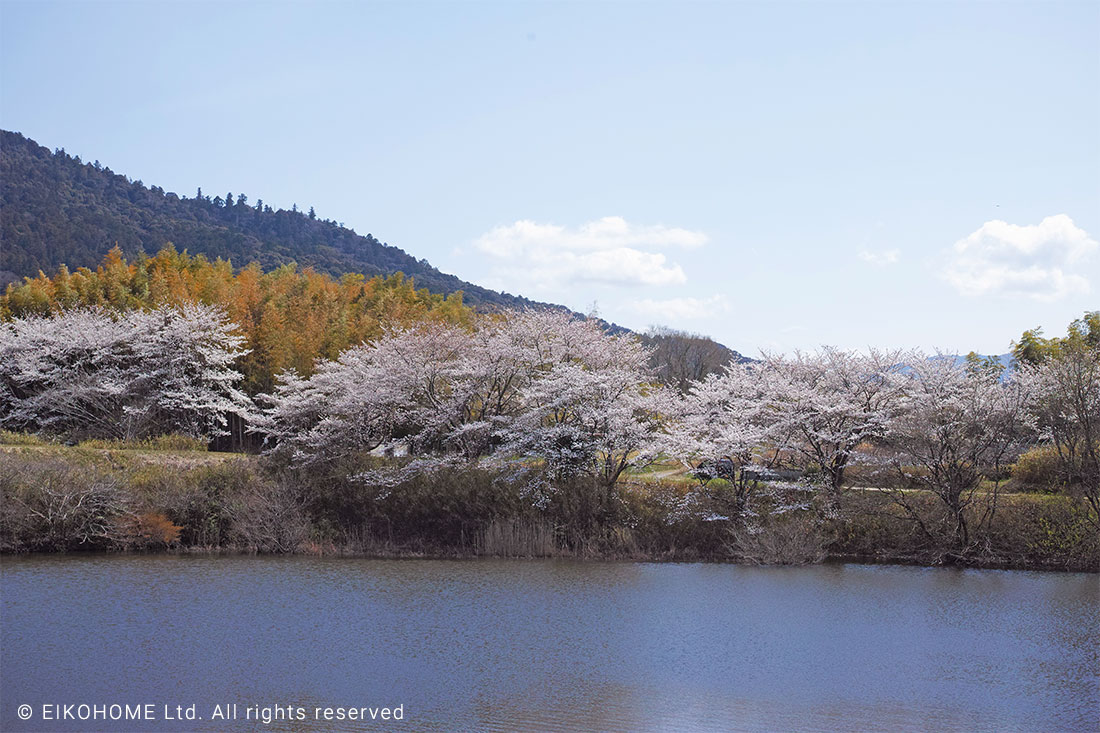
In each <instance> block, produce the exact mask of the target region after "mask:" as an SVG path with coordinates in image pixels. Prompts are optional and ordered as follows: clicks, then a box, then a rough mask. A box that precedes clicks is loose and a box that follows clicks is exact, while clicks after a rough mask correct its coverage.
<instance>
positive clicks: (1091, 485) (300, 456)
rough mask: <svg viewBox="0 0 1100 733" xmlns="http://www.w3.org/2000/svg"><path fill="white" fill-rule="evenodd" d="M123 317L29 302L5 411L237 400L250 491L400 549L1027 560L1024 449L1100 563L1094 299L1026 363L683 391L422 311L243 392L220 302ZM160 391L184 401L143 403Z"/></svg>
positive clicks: (590, 349)
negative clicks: (1012, 527)
mask: <svg viewBox="0 0 1100 733" xmlns="http://www.w3.org/2000/svg"><path fill="white" fill-rule="evenodd" d="M443 305H445V304H443ZM440 308H441V309H442V305H441V306H440ZM433 312H434V311H432V310H428V315H429V316H430V315H431V314H432V313H433ZM128 313H130V311H124V310H123V311H117V312H113V313H112V312H110V311H105V310H100V311H93V312H88V311H82V310H79V309H76V310H62V312H60V313H59V314H56V315H52V316H38V317H31V318H18V317H17V318H14V319H13V320H11V321H10V322H9V323H8V324H7V325H6V326H5V330H4V331H3V339H2V341H0V364H3V365H4V366H3V367H0V389H2V395H3V399H4V402H3V404H2V405H0V424H3V425H5V426H7V427H11V428H15V429H18V430H22V431H28V432H39V433H42V434H45V435H69V436H71V435H74V434H79V435H80V436H81V437H85V436H86V437H97V431H98V430H103V429H104V428H103V426H110V425H116V424H127V423H125V419H126V416H128V415H131V414H132V415H142V414H145V412H143V410H145V411H146V412H147V413H148V414H152V415H155V416H157V419H156V420H153V421H139V422H137V423H136V424H137V425H141V426H149V427H143V428H142V429H141V431H138V432H135V433H134V434H133V435H134V436H136V437H141V436H142V435H151V434H153V433H155V432H157V431H176V432H186V433H190V434H192V435H209V434H211V433H216V432H219V431H221V430H224V428H221V427H220V426H219V425H217V424H211V423H210V422H206V423H201V421H196V420H194V419H193V418H195V417H197V416H201V415H203V414H209V413H215V412H219V411H226V410H230V411H235V412H236V413H237V414H239V415H240V416H241V419H242V420H243V421H244V423H246V424H247V427H248V430H249V431H250V432H251V433H253V434H255V435H257V436H262V438H263V441H264V447H265V456H264V459H263V463H262V465H263V466H264V467H265V468H264V471H266V472H268V473H269V474H270V476H272V477H277V478H272V479H271V480H272V481H274V483H270V484H267V483H265V484H264V485H270V486H271V487H278V490H276V489H275V488H272V489H271V493H270V495H269V496H267V497H266V498H264V494H263V492H260V494H257V495H256V496H252V498H251V499H249V502H250V504H249V505H250V506H255V507H256V509H255V511H257V512H261V511H262V512H266V514H265V515H264V516H273V517H278V516H283V517H286V518H288V519H287V521H288V522H289V521H290V519H289V518H291V517H294V518H295V519H294V522H295V523H296V526H300V527H305V528H306V529H304V530H303V532H305V536H308V537H311V538H313V539H314V540H317V539H319V538H324V539H325V541H326V542H331V543H334V544H338V545H355V544H356V543H359V544H361V543H362V542H364V541H367V540H369V539H370V538H375V539H377V533H378V532H381V531H384V532H385V533H386V536H387V537H389V539H390V540H391V541H397V542H400V543H410V542H411V543H414V544H415V543H420V544H424V543H427V544H432V543H438V544H441V545H443V546H458V547H467V546H469V545H470V543H471V542H472V541H474V542H476V543H480V545H481V546H484V545H486V544H487V543H491V542H490V538H493V537H495V538H496V540H493V541H496V542H500V541H502V540H501V538H502V537H512V538H513V539H515V537H516V536H522V537H525V538H526V539H525V540H523V543H527V542H536V541H537V543H540V544H541V545H544V546H545V545H547V543H549V546H552V547H555V548H564V549H566V550H568V551H571V552H578V551H585V552H587V551H589V550H594V551H600V550H601V548H602V549H605V550H606V549H609V548H610V549H613V548H618V547H623V546H629V545H630V543H631V542H635V543H639V542H642V540H641V539H640V538H641V537H645V538H647V539H646V540H645V542H644V543H642V544H643V545H645V546H647V547H651V546H654V545H655V546H661V545H663V543H665V542H670V543H671V544H673V545H675V544H676V542H677V541H678V540H677V539H676V538H677V537H678V538H679V540H680V541H684V540H686V541H688V542H689V543H695V544H696V545H697V546H698V547H706V548H707V550H706V552H707V553H708V554H720V553H721V552H722V548H723V547H725V548H728V549H729V550H731V551H732V552H733V553H734V555H735V556H738V557H741V558H743V559H762V560H768V561H806V560H813V559H817V558H820V557H821V556H823V555H824V554H826V553H827V552H841V551H853V552H856V553H857V554H861V555H867V554H871V555H874V554H875V548H879V549H882V548H885V547H889V548H891V549H890V552H889V553H888V554H889V556H890V557H892V558H894V559H897V558H898V557H910V558H912V559H917V560H920V561H923V562H932V563H940V562H964V563H983V562H984V563H992V562H1000V561H1006V562H1012V559H1011V558H1012V556H1013V553H1016V555H1018V556H1020V557H1022V556H1024V555H1026V552H1025V550H1026V548H1025V547H1023V546H1021V545H1016V544H1013V543H1014V541H1016V540H1019V541H1021V542H1022V541H1024V540H1025V538H1026V537H1029V536H1030V535H1029V532H1031V531H1032V530H1034V528H1033V527H1025V526H1024V525H1020V526H1019V527H1017V531H1010V532H1007V533H1006V532H1005V530H1004V528H1005V520H1006V518H1017V519H1018V517H1019V516H1020V514H1019V511H1022V510H1013V509H1011V508H1010V507H1012V506H1013V504H1014V502H1015V501H1016V500H1015V499H1012V500H1009V499H1008V498H1007V497H1006V494H1005V490H1004V484H1005V482H1006V479H1009V478H1011V477H1013V475H1014V473H1015V472H1017V471H1020V470H1021V469H1020V467H1021V466H1023V469H1022V473H1024V474H1027V475H1028V476H1029V477H1030V479H1029V480H1034V478H1035V476H1037V475H1038V476H1043V477H1045V478H1042V479H1041V481H1040V483H1041V485H1040V487H1039V488H1041V489H1042V490H1045V491H1049V492H1054V493H1056V494H1057V495H1058V496H1059V497H1060V501H1059V503H1058V505H1057V508H1058V512H1060V513H1058V512H1055V513H1053V514H1052V513H1050V512H1047V513H1045V514H1044V513H1040V514H1039V515H1036V516H1035V517H1033V518H1032V519H1033V520H1034V521H1035V522H1038V523H1039V526H1040V527H1045V531H1047V536H1048V537H1049V536H1050V535H1051V533H1054V534H1056V535H1058V536H1059V537H1063V538H1064V543H1063V544H1064V545H1065V546H1064V547H1063V546H1062V544H1059V552H1060V553H1061V555H1059V557H1062V561H1064V566H1079V565H1081V564H1087V563H1088V562H1093V561H1095V553H1096V551H1097V529H1098V527H1100V462H1098V460H1097V455H1098V449H1100V435H1098V432H1097V428H1098V426H1100V314H1095V313H1092V314H1087V315H1086V317H1085V318H1084V319H1082V320H1081V321H1078V322H1075V323H1074V324H1072V325H1071V327H1070V329H1069V332H1068V333H1067V335H1066V337H1064V338H1055V339H1044V338H1043V337H1042V336H1041V334H1038V333H1036V332H1028V333H1026V334H1025V336H1024V337H1023V338H1022V339H1021V341H1020V343H1019V344H1017V347H1016V352H1017V362H1018V363H1017V367H1016V369H1015V370H1014V371H1012V372H1011V373H1009V374H1005V373H1004V372H1003V368H1002V367H1001V365H999V364H998V363H996V362H992V361H986V360H981V359H979V358H977V357H972V358H969V359H967V360H958V359H955V358H953V357H947V356H942V355H931V356H929V355H927V354H922V353H919V352H900V351H891V352H880V351H874V350H872V351H870V352H869V353H857V352H847V351H842V350H838V349H830V348H826V349H822V350H820V351H817V352H814V353H807V354H795V355H794V356H790V357H787V356H781V355H771V356H768V357H766V358H765V359H764V360H762V361H761V362H754V363H740V364H733V365H730V366H728V367H727V368H726V369H725V370H723V371H722V372H721V373H720V374H710V375H707V376H704V377H703V378H701V379H696V380H692V381H690V383H689V385H688V389H687V390H686V392H681V391H679V390H677V389H675V388H674V387H669V386H666V385H662V384H661V383H660V381H659V380H657V379H656V377H655V374H654V371H653V368H652V365H651V362H650V353H649V351H648V350H647V349H646V348H645V347H644V346H643V345H642V344H641V343H640V342H639V341H638V339H636V338H635V337H634V336H632V335H612V334H609V333H607V332H606V331H605V330H604V329H603V328H602V327H601V326H600V324H598V323H596V322H594V321H592V320H578V319H575V318H572V317H570V316H569V315H567V314H563V313H560V312H553V311H524V312H512V313H507V314H501V315H498V316H480V317H477V318H471V319H470V320H463V319H462V318H454V319H448V318H431V317H429V318H427V319H422V320H417V321H412V322H409V323H407V324H405V325H399V324H396V323H394V324H388V325H387V326H386V327H384V328H382V329H381V333H379V334H378V335H376V336H374V337H371V338H368V339H366V340H364V341H362V342H359V343H355V344H354V345H351V346H350V347H348V348H346V349H342V350H336V353H335V355H334V357H332V358H324V359H321V360H320V361H318V362H317V363H316V364H314V365H313V369H312V372H308V371H303V372H300V373H299V372H297V371H295V370H286V371H282V372H279V373H278V375H277V376H276V378H275V383H274V388H273V389H272V390H270V391H267V392H263V393H261V394H257V395H256V396H255V399H254V400H247V401H246V400H241V399H240V398H239V397H238V396H236V394H235V393H234V391H233V390H236V389H237V385H239V384H240V383H242V382H243V375H242V374H240V373H236V372H234V371H233V370H232V369H229V368H228V367H226V368H225V369H223V370H220V371H219V370H218V369H211V368H209V367H208V366H204V364H208V363H216V364H221V365H227V364H229V363H230V362H232V361H233V360H234V359H238V358H242V357H243V355H242V354H241V353H240V346H241V344H239V343H237V342H234V341H233V340H232V339H230V338H221V339H218V338H214V339H207V340H204V341H203V342H202V346H201V348H200V347H192V346H189V345H188V344H190V343H191V341H190V336H189V335H192V334H193V335H194V336H195V337H198V336H200V335H201V334H202V333H204V332H210V331H211V329H215V330H216V329H226V331H225V332H232V330H233V324H232V322H231V321H229V320H228V319H227V315H226V313H225V311H224V310H222V309H221V308H218V307H215V306H205V305H201V304H196V305H191V306H187V307H184V308H176V307H173V306H164V307H162V308H159V309H156V310H153V311H141V314H142V315H140V316H138V317H134V316H130V315H127V314H128ZM465 313H466V312H465V311H461V312H460V314H465ZM189 319H190V320H189ZM192 321H193V322H194V323H200V324H201V323H204V322H205V323H209V324H211V325H210V326H209V327H207V328H206V329H204V328H202V327H198V326H194V325H191V326H188V325H186V324H187V323H189V322H192ZM143 324H145V325H143ZM181 324H184V325H182V326H181ZM143 329H145V330H143ZM120 333H121V334H122V336H120V335H119V334H120ZM133 333H138V334H141V335H140V336H137V337H127V336H126V334H133ZM167 333H172V334H175V335H174V336H172V337H170V338H169V337H166V336H165V334H167ZM66 334H68V337H66V336H65V335H66ZM127 338H130V340H127ZM112 339H114V340H112ZM147 341H149V342H154V343H156V344H160V346H159V347H157V348H145V347H142V346H141V344H142V343H145V342H147ZM119 343H121V344H123V345H124V348H118V346H117V344H119ZM127 344H128V345H127ZM196 361H198V362H200V363H198V364H197V365H196V363H195V362H196ZM163 365H174V366H170V367H167V368H165V367H163ZM120 375H121V376H120ZM158 375H159V376H158ZM169 378H171V379H174V380H175V381H174V382H171V383H170V384H171V387H168V386H165V385H168V384H169V381H167V380H168V379H169ZM119 384H134V385H147V387H146V388H144V390H143V391H139V394H141V395H148V397H147V398H143V399H144V400H146V401H139V402H138V403H136V404H134V403H131V402H128V401H127V400H129V399H130V396H129V393H128V391H127V390H126V389H121V390H120V389H119V388H118V385H119ZM158 385H159V386H158ZM158 389H159V390H160V391H161V392H163V394H162V395H161V397H162V398H163V400H164V401H166V403H167V404H170V405H172V406H173V408H172V410H169V409H151V408H150V409H147V408H145V407H143V405H148V404H154V405H155V404H156V403H157V402H156V401H157V399H158V397H157V395H158ZM203 395H206V397H203ZM229 403H231V404H229ZM173 410H174V411H173ZM93 414H94V415H97V416H100V417H98V418H97V419H96V420H91V419H89V418H88V416H89V415H93ZM102 415H109V416H111V417H108V418H106V419H104V418H103V417H102ZM116 415H117V416H119V417H115V416H116ZM188 416H190V417H188ZM204 431H205V432H204ZM117 434H118V433H117V431H116V432H115V433H107V434H106V435H107V436H111V435H117ZM385 456H393V457H392V458H386V457H385ZM668 459H672V460H675V461H677V462H679V463H680V464H681V465H682V466H683V467H684V468H685V469H686V470H687V472H688V476H689V477H690V481H688V482H687V483H686V484H685V485H683V486H681V487H680V488H679V489H676V490H666V489H663V488H660V489H657V488H655V489H654V490H652V491H648V490H647V491H641V492H639V491H637V490H636V488H632V486H633V479H632V478H631V477H632V476H637V475H638V474H639V472H642V471H645V470H646V469H647V467H648V466H650V465H652V464H653V463H654V462H655V461H657V460H668ZM624 477H625V478H626V483H624ZM1012 480H1013V481H1016V482H1017V488H1019V487H1020V486H1022V485H1023V483H1024V482H1023V481H1022V479H1021V480H1017V479H1015V478H1013V479H1012ZM868 482H869V483H870V486H869V487H868V488H867V489H866V490H856V489H855V488H854V487H855V486H856V485H861V484H862V485H864V486H867V483H868ZM20 485H21V486H24V487H25V484H20ZM20 491H27V489H26V488H23V489H20ZM31 496H32V497H33V496H34V493H33V491H32V492H31ZM30 500H31V499H30V498H28V497H24V498H23V499H20V502H21V504H22V505H27V502H28V501H30ZM1027 507H1030V508H1034V506H1033V505H1031V504H1028V505H1027ZM246 514H247V513H246ZM166 516H168V517H169V519H170V521H172V522H175V521H176V520H175V519H172V518H171V515H168V514H166ZM869 517H877V519H876V520H875V521H870V520H869V519H868V518H869ZM28 521H29V520H28ZM242 521H243V520H242ZM1020 521H1023V520H1020ZM1029 521H1030V520H1029ZM1025 524H1026V522H1025ZM181 526H183V525H181ZM264 526H267V525H264ZM684 527H687V528H689V530H688V531H687V534H686V535H678V534H677V533H678V532H679V531H680V529H675V528H684ZM868 527H877V528H879V530H881V529H882V528H883V527H888V528H889V531H888V532H887V535H888V538H892V539H888V538H887V537H882V538H880V539H879V540H878V541H872V542H868V541H867V532H869V531H871V530H869V529H867V528H868ZM861 528H862V529H861ZM268 529H270V527H268ZM1025 529H1026V530H1027V531H1024V530H1025ZM265 531H266V530H265ZM875 531H878V530H875ZM364 532H365V533H366V535H364V534H363V533H364ZM364 537H366V538H367V540H365V539H364ZM899 537H901V538H902V540H900V541H899V540H898V538H899ZM540 538H541V539H540ZM630 538H633V539H630ZM654 538H658V539H656V540H655V539H654ZM670 538H671V539H670ZM303 541H304V540H303ZM523 543H521V544H523ZM635 546H641V545H637V544H636V545H635ZM1067 557H1069V558H1075V559H1072V560H1066V558H1067ZM1082 558H1085V559H1084V560H1082Z"/></svg>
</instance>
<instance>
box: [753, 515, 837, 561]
mask: <svg viewBox="0 0 1100 733" xmlns="http://www.w3.org/2000/svg"><path fill="white" fill-rule="evenodd" d="M731 533H732V535H733V540H734V547H735V556H736V557H737V559H738V560H741V561H742V562H747V563H752V564H753V565H807V564H811V563H819V562H821V561H822V560H824V559H825V556H826V554H827V552H826V548H827V547H828V545H829V538H828V535H827V534H826V532H825V530H824V528H823V525H822V522H821V520H820V519H818V518H817V517H816V516H815V515H814V514H813V513H812V512H790V513H787V514H779V515H774V516H770V517H766V518H764V520H763V521H759V522H752V523H748V524H738V525H735V526H734V527H733V529H732V530H731Z"/></svg>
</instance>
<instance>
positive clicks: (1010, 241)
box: [943, 214, 1100, 300]
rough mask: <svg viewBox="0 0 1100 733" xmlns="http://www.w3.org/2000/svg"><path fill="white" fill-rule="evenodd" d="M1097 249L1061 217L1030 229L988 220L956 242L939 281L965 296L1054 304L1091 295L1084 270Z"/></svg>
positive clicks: (1084, 235) (1053, 218) (1083, 232)
mask: <svg viewBox="0 0 1100 733" xmlns="http://www.w3.org/2000/svg"><path fill="white" fill-rule="evenodd" d="M1097 248H1100V244H1098V243H1097V241H1096V240H1095V239H1093V238H1091V237H1090V236H1089V235H1088V233H1087V232H1085V231H1084V230H1083V229H1080V228H1079V227H1077V226H1076V225H1075V224H1074V223H1073V220H1072V219H1070V218H1069V217H1068V216H1066V215H1065V214H1058V215H1057V216H1048V217H1047V218H1045V219H1043V220H1042V221H1041V222H1040V223H1039V224H1038V225H1030V226H1018V225H1016V224H1009V223H1007V222H1003V221H987V222H986V223H985V224H983V225H982V226H981V228H979V229H978V230H977V231H976V232H974V233H973V234H971V235H970V236H968V237H966V238H965V239H960V240H959V241H958V242H956V243H955V247H954V249H953V250H952V252H951V256H950V258H949V259H948V262H947V264H946V266H945V267H944V270H943V276H944V278H945V279H946V280H947V281H948V282H949V283H951V284H952V285H953V286H955V289H957V290H958V291H959V292H960V293H962V294H964V295H1011V296H1024V297H1029V298H1034V299H1036V300H1057V299H1059V298H1064V297H1066V296H1068V295H1074V294H1077V293H1087V292H1089V290H1090V288H1091V285H1090V283H1089V280H1088V278H1087V277H1086V276H1085V274H1084V265H1085V264H1086V262H1087V261H1088V260H1089V259H1090V258H1091V257H1092V256H1093V254H1095V252H1096V250H1097Z"/></svg>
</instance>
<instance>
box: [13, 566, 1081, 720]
mask: <svg viewBox="0 0 1100 733" xmlns="http://www.w3.org/2000/svg"><path fill="white" fill-rule="evenodd" d="M0 567H2V585H0V590H2V615H0V640H2V646H0V669H2V673H0V674H2V676H0V690H2V699H0V729H2V730H4V731H23V730H27V731H31V730H37V731H41V730H51V731H52V730H97V731H98V730H107V731H115V730H119V731H122V730H141V731H160V730H164V731H169V730H229V731H232V730H241V731H244V730H253V729H263V730H272V731H297V730H417V731H421V730H439V731H455V730H490V731H541V730H554V731H583V730H600V731H712V730H713V731H724V730H750V731H755V730H760V731H764V730H789V731H800V730H806V731H809V730H813V731H820V730H837V731H849V730H853V729H860V730H891V731H895V730H927V729H935V730H967V731H970V730H1035V731H1048V730H1095V729H1096V724H1097V722H1098V720H1100V645H1098V643H1097V639H1100V602H1098V596H1100V584H1098V583H1100V580H1098V576H1096V575H1089V574H1057V573H1034V572H1018V571H994V570H953V569H926V568H914V567H898V566H866V565H819V566H810V567H799V568H757V567H745V566H736V565H716V564H648V563H608V562H578V561H558V560H485V559H482V560H466V561H458V560H456V561H445V560H366V559H346V558H333V559H329V558H314V557H278V558H275V557H248V556H238V557H205V556H204V557H194V556H191V557H189V556H173V555H150V556H126V555H116V556H110V555H99V556H37V557H5V558H3V560H2V562H0ZM21 705H29V706H31V707H30V712H31V717H30V719H28V720H25V721H24V720H21V719H20V713H21V712H23V711H20V709H19V706H21ZM81 706H85V707H81ZM234 706H236V707H234ZM371 715H374V716H375V717H374V718H371ZM81 716H83V717H85V718H87V719H85V720H81V719H80V717H81ZM97 716H98V717H97ZM189 716H193V718H192V719H188V718H189ZM234 716H235V717H234ZM353 716H354V717H357V718H366V719H365V720H362V719H357V720H351V719H350V718H351V717H353ZM383 716H386V718H387V719H386V720H383V719H382V717H383ZM397 716H400V719H397ZM66 718H75V719H66ZM341 718H342V719H341ZM265 721H269V722H265Z"/></svg>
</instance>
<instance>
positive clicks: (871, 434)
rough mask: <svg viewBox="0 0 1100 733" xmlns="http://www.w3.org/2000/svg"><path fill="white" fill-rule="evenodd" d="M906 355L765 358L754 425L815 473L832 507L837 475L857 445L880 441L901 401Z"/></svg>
mask: <svg viewBox="0 0 1100 733" xmlns="http://www.w3.org/2000/svg"><path fill="white" fill-rule="evenodd" d="M911 360H912V359H911V355H909V354H905V353H903V352H899V351H879V350H876V349H871V350H870V351H868V352H867V353H866V354H863V353H859V352H853V351H844V350H841V349H837V348H833V347H826V348H823V349H821V350H820V351H818V352H815V353H810V354H808V353H801V352H797V353H795V355H794V356H793V357H785V356H778V355H766V356H765V358H764V361H763V363H762V364H761V365H760V367H759V370H760V378H761V380H762V381H763V386H762V388H761V391H760V399H761V401H762V404H761V405H760V407H759V419H760V420H761V421H762V422H764V423H765V424H767V425H768V426H769V428H770V431H771V437H772V439H773V441H776V442H779V443H781V444H783V445H784V446H787V447H789V449H790V450H792V451H793V452H795V453H796V454H798V455H800V456H801V457H802V459H803V460H804V461H805V462H806V463H811V464H813V465H815V466H817V467H818V468H820V470H821V472H822V475H823V478H824V483H825V488H826V490H827V492H828V496H829V500H830V502H831V503H832V504H833V505H834V507H835V506H836V505H838V504H839V501H840V493H841V487H842V486H843V482H844V471H845V469H846V468H847V466H848V464H849V462H850V461H851V458H852V455H853V453H854V451H855V449H856V447H857V446H859V444H860V443H862V442H864V441H868V440H873V439H875V438H878V437H881V435H882V434H883V431H884V430H885V428H886V424H887V422H888V420H889V418H890V415H891V413H892V411H893V410H894V409H895V407H896V406H897V404H898V400H899V398H900V396H901V385H902V380H900V379H899V376H900V375H901V373H902V372H903V370H904V368H905V364H906V362H909V361H911Z"/></svg>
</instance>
